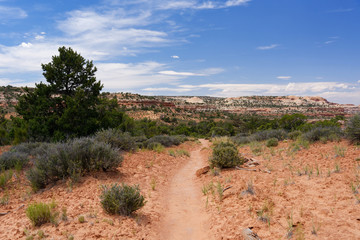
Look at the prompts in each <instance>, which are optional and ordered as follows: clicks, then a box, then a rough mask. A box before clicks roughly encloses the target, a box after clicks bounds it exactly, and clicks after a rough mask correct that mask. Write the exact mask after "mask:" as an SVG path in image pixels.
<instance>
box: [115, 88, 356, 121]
mask: <svg viewBox="0 0 360 240" xmlns="http://www.w3.org/2000/svg"><path fill="white" fill-rule="evenodd" d="M109 96H116V97H117V98H118V101H119V104H120V105H122V106H125V107H128V108H134V107H136V108H137V109H138V110H141V109H144V110H148V108H149V107H152V108H154V107H160V108H161V107H165V108H169V109H172V110H174V109H176V110H178V111H179V110H184V111H192V112H194V113H199V112H206V111H223V112H229V113H238V114H252V113H256V114H261V115H267V116H279V115H283V114H292V113H302V114H305V115H307V116H310V117H333V116H337V115H342V116H351V115H353V114H356V113H359V112H360V107H359V106H355V105H352V104H337V103H332V102H329V101H328V100H326V99H325V98H323V97H318V96H304V97H300V96H243V97H231V98H219V97H202V96H198V97H166V96H141V95H137V94H110V95H109ZM152 118H154V117H152Z"/></svg>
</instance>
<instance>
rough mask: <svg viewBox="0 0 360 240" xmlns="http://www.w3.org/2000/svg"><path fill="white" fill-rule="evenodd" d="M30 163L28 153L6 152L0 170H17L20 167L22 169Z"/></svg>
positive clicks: (0, 163)
mask: <svg viewBox="0 0 360 240" xmlns="http://www.w3.org/2000/svg"><path fill="white" fill-rule="evenodd" d="M28 162H29V157H28V155H27V154H26V153H22V152H13V151H9V152H4V153H3V154H2V155H1V156H0V169H4V170H7V169H11V168H15V167H17V166H20V168H22V167H23V166H24V165H26V164H27V163H28Z"/></svg>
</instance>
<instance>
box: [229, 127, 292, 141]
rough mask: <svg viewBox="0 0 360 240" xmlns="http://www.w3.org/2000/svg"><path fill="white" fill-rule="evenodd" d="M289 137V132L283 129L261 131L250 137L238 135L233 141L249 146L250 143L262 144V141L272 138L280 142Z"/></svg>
mask: <svg viewBox="0 0 360 240" xmlns="http://www.w3.org/2000/svg"><path fill="white" fill-rule="evenodd" d="M287 137H288V136H287V132H286V131H285V130H283V129H270V130H264V131H259V132H256V133H253V134H251V135H250V136H246V135H244V134H238V135H236V136H235V137H233V138H232V140H233V141H234V142H235V143H236V144H239V145H241V144H247V143H250V142H255V141H258V142H261V141H265V140H268V139H270V138H276V139H278V140H283V139H286V138H287Z"/></svg>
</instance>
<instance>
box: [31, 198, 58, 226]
mask: <svg viewBox="0 0 360 240" xmlns="http://www.w3.org/2000/svg"><path fill="white" fill-rule="evenodd" d="M26 216H27V217H28V218H29V219H30V221H31V223H32V224H33V225H34V226H37V227H38V226H41V225H42V224H44V223H49V222H52V221H54V218H55V217H56V214H54V213H52V211H51V206H50V205H49V204H46V203H41V202H39V203H33V204H30V205H29V206H28V208H27V209H26Z"/></svg>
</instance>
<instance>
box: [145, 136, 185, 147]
mask: <svg viewBox="0 0 360 240" xmlns="http://www.w3.org/2000/svg"><path fill="white" fill-rule="evenodd" d="M184 141H186V138H185V137H184V136H168V135H158V136H154V137H152V138H150V139H148V140H147V141H145V142H144V143H143V145H144V147H147V148H149V149H152V147H153V146H154V145H156V144H161V145H162V146H164V147H171V146H173V145H175V146H178V145H180V143H182V142H184Z"/></svg>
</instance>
